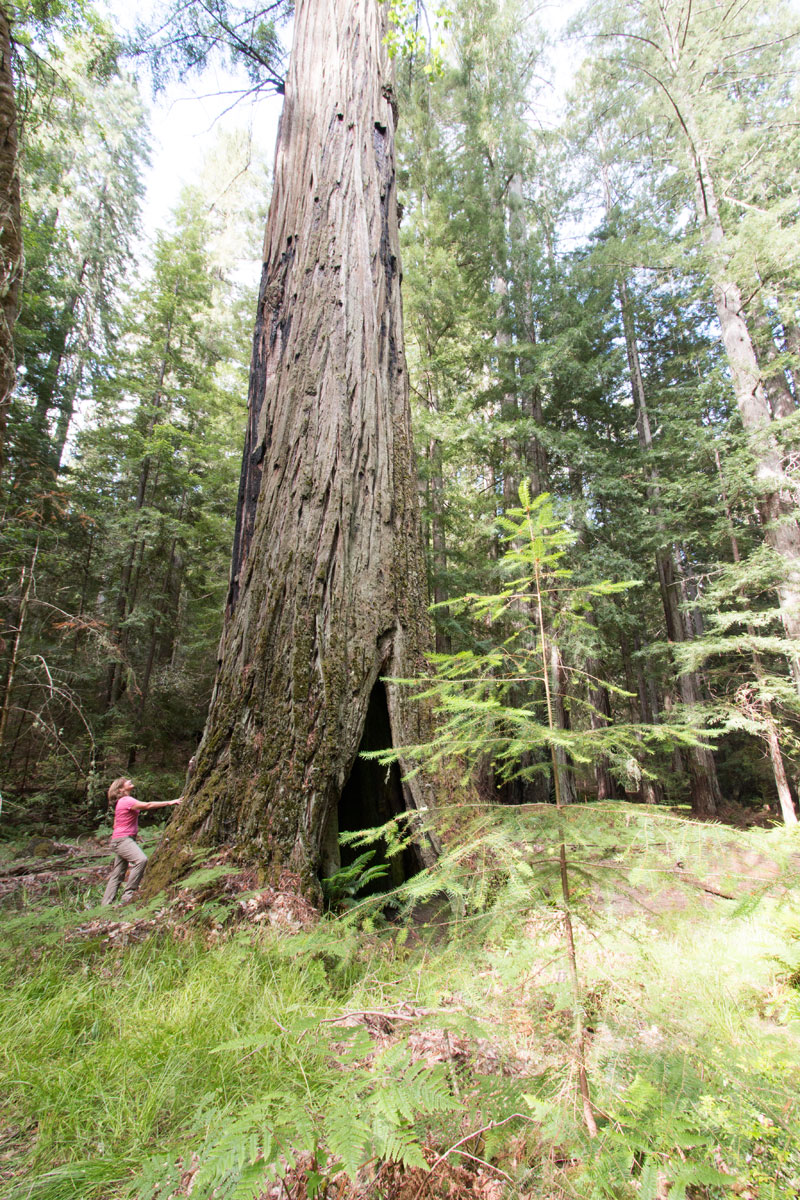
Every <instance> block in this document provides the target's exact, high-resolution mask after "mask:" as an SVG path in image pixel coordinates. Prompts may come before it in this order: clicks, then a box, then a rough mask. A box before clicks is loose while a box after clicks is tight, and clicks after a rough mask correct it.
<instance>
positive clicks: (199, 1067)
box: [0, 806, 800, 1200]
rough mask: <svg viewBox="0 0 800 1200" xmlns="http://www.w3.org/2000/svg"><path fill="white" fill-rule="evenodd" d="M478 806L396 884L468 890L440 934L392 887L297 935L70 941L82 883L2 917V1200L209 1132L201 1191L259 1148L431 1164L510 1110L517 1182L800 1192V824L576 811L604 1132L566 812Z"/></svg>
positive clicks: (417, 892) (524, 1188) (221, 1187)
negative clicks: (755, 878)
mask: <svg viewBox="0 0 800 1200" xmlns="http://www.w3.org/2000/svg"><path fill="white" fill-rule="evenodd" d="M476 820H477V824H476V825H474V826H472V825H469V824H465V825H463V826H462V829H461V839H460V843H459V848H458V849H457V850H455V851H453V853H452V854H451V855H450V856H448V857H447V858H446V860H445V861H444V863H443V865H442V867H441V870H440V872H439V874H438V875H436V876H434V877H431V878H425V877H415V879H414V880H412V881H410V884H409V886H408V888H407V889H406V892H405V895H404V896H403V895H400V896H398V897H397V900H398V903H403V902H405V903H406V905H407V907H408V908H413V905H414V904H418V903H419V902H420V900H421V899H425V898H426V897H430V895H431V894H433V893H438V895H439V896H440V897H442V898H443V897H449V900H445V899H444V898H443V899H442V900H441V904H440V911H439V915H438V916H437V917H436V918H435V920H436V922H437V923H438V924H439V925H440V926H441V928H440V929H437V930H429V929H424V928H423V929H421V928H419V926H418V925H417V924H415V922H414V921H413V919H412V918H410V917H409V918H408V920H407V923H405V924H404V923H403V921H400V922H398V923H395V924H390V925H387V924H386V922H385V921H384V920H383V918H382V917H381V914H380V911H379V903H380V902H379V901H377V900H375V899H372V900H370V901H368V902H365V903H364V904H362V905H360V906H357V907H356V909H354V910H350V911H349V912H348V913H347V914H346V916H345V917H344V918H342V919H336V918H333V917H329V918H327V919H325V920H324V921H323V922H322V923H321V924H320V926H319V927H318V928H317V929H315V930H313V931H312V932H311V933H308V934H303V935H297V936H288V935H280V934H278V933H275V932H273V931H270V930H266V929H256V930H247V931H239V932H238V933H231V934H229V935H225V936H223V937H222V938H221V939H219V940H217V941H216V942H214V941H211V940H210V939H209V938H208V937H207V935H206V933H205V931H203V929H202V928H191V929H190V928H186V929H183V930H181V929H178V930H177V931H175V932H173V931H171V930H168V929H166V928H165V929H163V930H159V931H157V932H156V933H155V934H154V935H153V936H151V937H149V938H148V940H146V941H145V942H143V943H141V944H136V945H131V946H129V947H127V948H124V949H114V948H109V947H108V946H107V945H106V944H105V943H104V942H102V941H101V939H100V938H99V937H98V936H95V937H94V938H90V939H88V940H77V941H76V940H72V938H73V936H74V927H75V926H76V925H77V924H79V923H85V922H86V920H87V917H88V916H89V915H90V914H89V913H87V912H86V911H83V910H82V908H81V904H82V903H85V902H86V897H79V896H77V895H75V896H73V899H72V902H71V903H67V904H66V905H65V906H63V907H61V908H59V909H49V910H48V909H31V908H29V909H27V910H22V911H20V912H18V913H16V914H14V915H11V916H9V917H8V918H7V919H5V921H4V931H5V934H6V937H5V939H4V943H3V949H2V951H0V983H2V987H3V994H4V1003H3V1037H2V1043H1V1044H0V1072H1V1073H2V1076H3V1078H4V1079H5V1081H6V1083H5V1086H4V1088H3V1090H4V1093H5V1095H6V1099H7V1111H6V1114H5V1122H6V1129H7V1130H8V1129H10V1130H12V1131H16V1132H13V1133H12V1137H11V1143H10V1144H11V1149H12V1150H13V1149H14V1147H15V1146H16V1155H15V1156H14V1157H10V1158H6V1160H5V1162H3V1161H0V1171H3V1172H4V1173H5V1176H6V1179H5V1184H0V1193H2V1194H7V1195H8V1196H9V1197H12V1198H16V1197H19V1198H20V1200H21V1197H23V1196H26V1197H30V1200H37V1198H38V1200H67V1198H69V1197H71V1196H76V1197H81V1198H85V1200H91V1198H92V1197H98V1198H99V1197H103V1200H117V1198H119V1200H122V1197H137V1200H138V1198H139V1197H141V1198H142V1200H144V1198H145V1197H146V1198H148V1200H149V1198H150V1197H153V1196H156V1195H163V1196H166V1195H168V1194H169V1191H170V1189H171V1188H172V1187H173V1186H174V1183H175V1182H177V1177H178V1176H177V1172H178V1160H179V1157H182V1158H183V1161H184V1162H186V1161H188V1160H189V1157H190V1155H191V1154H192V1152H195V1153H196V1154H197V1155H198V1156H199V1160H200V1163H201V1174H200V1176H198V1181H197V1187H196V1189H195V1191H193V1193H192V1194H193V1196H194V1197H195V1200H207V1198H208V1197H210V1196H211V1195H212V1193H213V1194H215V1195H216V1196H219V1197H224V1196H228V1195H232V1194H233V1189H234V1187H235V1186H239V1188H240V1191H239V1193H237V1194H240V1195H242V1196H246V1195H253V1194H257V1190H258V1185H257V1183H256V1182H254V1183H253V1185H252V1187H251V1188H250V1190H249V1191H248V1190H247V1188H248V1186H249V1185H248V1183H247V1180H248V1172H249V1171H251V1170H252V1172H253V1173H254V1178H255V1177H256V1176H258V1175H259V1174H260V1173H261V1172H262V1167H260V1166H259V1165H258V1163H257V1161H256V1160H257V1158H258V1155H259V1153H260V1152H263V1153H264V1154H265V1155H266V1158H267V1159H268V1160H269V1159H270V1158H271V1159H272V1160H273V1161H275V1162H277V1161H278V1159H279V1157H280V1155H282V1154H283V1155H284V1156H286V1155H287V1153H289V1154H290V1153H291V1151H292V1150H295V1151H303V1152H305V1153H307V1154H309V1155H311V1154H314V1153H317V1152H318V1154H317V1157H318V1165H319V1173H320V1175H321V1177H323V1178H324V1176H325V1170H326V1163H327V1162H328V1160H329V1159H330V1158H335V1159H336V1160H337V1161H338V1162H340V1163H344V1164H345V1165H347V1166H348V1168H349V1169H350V1170H351V1172H354V1171H355V1170H356V1168H357V1167H358V1166H359V1165H360V1163H361V1162H363V1161H366V1160H367V1159H368V1158H370V1157H372V1156H373V1155H378V1156H381V1155H382V1156H384V1157H385V1156H387V1155H388V1156H390V1157H395V1158H397V1159H399V1160H403V1161H405V1162H406V1163H407V1165H409V1166H413V1164H415V1163H419V1162H420V1161H421V1160H420V1157H419V1145H420V1144H421V1143H424V1142H426V1141H427V1143H428V1144H430V1145H431V1146H435V1147H436V1149H437V1151H438V1152H439V1153H441V1152H442V1151H443V1150H445V1149H447V1148H448V1147H449V1146H452V1145H453V1144H454V1143H455V1142H456V1141H458V1140H459V1138H460V1137H461V1136H463V1132H465V1131H466V1130H467V1129H469V1128H474V1129H478V1128H481V1127H483V1126H486V1125H488V1124H490V1123H491V1122H500V1121H507V1122H508V1123H507V1124H505V1125H503V1126H501V1127H500V1128H498V1129H497V1130H494V1131H492V1130H490V1131H487V1132H486V1133H485V1134H484V1135H482V1136H481V1138H480V1139H479V1140H478V1141H476V1142H475V1143H474V1144H473V1143H471V1144H470V1145H471V1148H472V1150H473V1151H474V1152H475V1153H477V1154H478V1155H479V1157H482V1158H485V1159H487V1161H488V1160H491V1161H492V1162H493V1163H494V1164H496V1166H497V1167H498V1168H499V1169H500V1170H502V1171H504V1172H505V1173H506V1175H508V1176H509V1177H510V1178H511V1179H513V1181H514V1182H513V1184H508V1185H507V1187H508V1191H507V1195H508V1196H510V1197H513V1196H520V1197H522V1196H545V1195H546V1196H552V1197H558V1196H565V1197H572V1196H574V1197H585V1198H586V1200H594V1198H598V1200H599V1198H600V1197H603V1198H608V1200H624V1198H626V1197H630V1200H634V1197H636V1198H637V1200H647V1197H648V1196H653V1197H655V1195H656V1194H657V1190H658V1188H659V1187H662V1190H663V1186H665V1185H664V1181H665V1180H666V1186H668V1187H670V1188H671V1189H672V1191H671V1192H670V1195H671V1196H673V1197H675V1200H679V1197H681V1196H683V1195H685V1196H688V1197H690V1198H692V1200H701V1198H703V1197H706V1198H717V1197H720V1198H722V1197H725V1196H732V1195H733V1194H734V1193H733V1191H732V1190H731V1188H732V1187H733V1186H734V1184H735V1185H736V1187H737V1188H738V1189H739V1192H740V1193H741V1192H742V1191H743V1190H746V1189H747V1188H750V1189H751V1191H752V1193H753V1195H754V1196H757V1197H758V1200H789V1198H790V1197H796V1195H797V1193H798V1189H799V1188H800V1159H798V1148H797V1141H796V1134H795V1130H796V1128H797V1126H798V1123H800V1117H799V1115H798V1113H799V1110H798V1100H797V1097H798V1095H800V1071H799V1070H798V1062H799V1061H800V1005H798V991H797V986H796V976H795V975H793V971H795V972H796V971H797V969H798V967H800V949H799V947H800V941H799V940H798V920H797V907H796V894H797V893H796V890H794V888H795V884H796V879H795V875H794V872H795V870H796V868H795V864H794V859H793V857H792V853H793V851H794V848H795V843H794V842H793V841H791V840H787V837H786V836H783V835H781V836H778V835H765V834H753V833H748V834H732V833H731V832H730V831H728V830H721V829H718V828H716V827H714V828H710V829H706V828H705V827H701V826H699V825H697V824H696V823H693V822H684V821H680V820H678V821H676V820H675V819H674V818H673V817H671V816H667V817H665V819H664V820H663V821H659V820H658V819H657V818H654V817H650V816H647V818H646V819H645V818H643V817H642V810H632V809H629V808H625V807H623V806H619V807H617V808H615V809H614V810H613V811H611V810H610V811H608V812H607V813H606V814H604V816H603V819H602V821H598V814H597V810H596V809H595V810H591V809H580V810H576V811H575V813H574V814H571V815H570V827H569V837H570V846H571V855H572V857H573V858H574V860H575V861H576V863H577V864H578V866H577V867H576V870H575V872H574V875H573V878H574V883H575V910H576V917H577V931H578V932H577V935H578V960H579V969H580V972H581V979H582V985H583V989H584V1006H585V1010H586V1022H587V1025H588V1027H589V1029H590V1030H591V1034H590V1039H589V1062H588V1066H589V1077H590V1084H591V1087H592V1092H593V1099H594V1102H595V1105H596V1107H597V1110H598V1114H599V1125H600V1134H599V1137H598V1139H597V1140H596V1141H594V1142H590V1141H589V1140H588V1138H587V1137H586V1135H585V1133H584V1131H583V1129H582V1126H581V1122H580V1114H579V1112H578V1111H577V1109H576V1104H575V1095H574V1080H573V1079H572V1077H571V1047H570V1036H571V1035H570V1028H571V1017H570V999H569V994H568V988H567V984H566V982H565V969H564V968H565V959H564V951H563V943H562V937H561V932H560V915H559V909H558V907H557V905H556V899H555V897H556V892H555V890H554V887H553V878H554V863H553V859H552V855H550V854H549V853H548V850H549V849H550V845H551V835H552V813H547V812H544V813H542V812H537V811H532V810H531V811H525V812H520V811H512V812H510V811H509V810H493V811H492V812H491V813H489V814H484V813H479V814H477V817H476ZM756 852H757V853H758V855H759V856H760V857H759V859H758V862H759V863H762V864H763V863H765V862H769V863H774V864H775V868H774V873H773V875H772V877H771V878H770V880H769V882H768V883H767V884H764V885H758V886H760V887H761V890H762V892H763V894H761V895H756V896H755V897H751V898H745V899H743V900H738V901H737V900H734V901H731V900H726V899H722V898H719V897H709V896H708V894H707V893H703V892H702V891H701V890H699V889H698V887H697V886H696V884H695V883H687V882H685V881H684V882H680V881H678V882H677V883H676V880H675V877H674V872H672V871H671V866H672V864H674V861H675V860H676V857H678V856H680V861H681V862H683V863H684V867H685V869H686V870H687V871H689V870H691V872H692V874H693V876H694V875H699V874H700V873H701V871H703V870H705V871H706V872H707V871H708V870H709V869H711V868H712V867H714V866H716V865H718V864H720V863H722V867H724V868H725V869H726V870H727V869H729V868H730V866H731V864H732V863H736V862H740V861H741V856H742V855H752V854H755V853H756ZM724 855H727V859H724ZM668 868H669V869H668ZM722 873H723V874H724V871H723V872H722ZM719 877H720V878H722V875H720V876H719ZM201 878H203V879H206V876H201ZM714 878H715V880H717V876H714ZM731 878H732V876H731ZM206 882H207V883H208V882H209V880H206ZM739 883H740V884H741V880H740V881H739ZM620 887H622V888H623V892H622V893H621V892H620V890H619V888H620ZM720 890H724V889H722V888H720ZM90 899H91V898H90ZM94 899H96V898H94ZM94 915H96V913H95V914H94ZM129 915H131V913H130V910H127V912H126V919H127V917H128V916H129ZM793 981H794V982H793ZM403 1005H405V1006H411V1007H413V1008H414V1009H415V1010H416V1011H417V1012H419V1010H420V1009H424V1010H427V1015H422V1016H418V1017H416V1018H415V1019H414V1020H412V1021H406V1022H398V1023H397V1024H396V1026H395V1028H394V1031H393V1033H392V1034H391V1036H386V1035H382V1036H381V1035H376V1031H375V1029H374V1028H373V1029H372V1032H371V1033H368V1032H367V1029H366V1028H365V1026H364V1024H363V1023H362V1024H360V1025H358V1026H356V1027H354V1028H347V1027H345V1026H343V1025H342V1024H340V1023H338V1021H337V1018H339V1017H340V1016H341V1015H342V1014H343V1013H347V1012H353V1011H356V1010H362V1009H369V1010H382V1011H384V1012H395V1011H402V1010H401V1006H403ZM406 1011H407V1009H406ZM442 1030H447V1037H448V1038H450V1039H456V1041H457V1045H458V1047H459V1052H458V1054H456V1057H455V1059H454V1060H453V1061H452V1062H449V1063H448V1062H442V1061H437V1062H436V1063H435V1064H434V1066H433V1067H432V1068H431V1069H430V1070H428V1069H426V1070H424V1071H423V1070H422V1068H421V1067H420V1065H419V1062H418V1061H417V1056H418V1054H419V1053H420V1049H419V1047H420V1045H423V1047H424V1045H425V1044H426V1043H425V1041H424V1039H425V1038H427V1039H428V1041H429V1044H430V1046H433V1047H434V1048H435V1047H439V1048H441V1045H442V1044H443V1043H442V1038H443V1036H444V1034H443V1033H442ZM376 1037H377V1040H376ZM415 1038H416V1039H417V1040H416V1041H415V1040H414V1039H415ZM409 1039H411V1040H409ZM420 1039H422V1040H420ZM459 1039H460V1040H459ZM368 1052H369V1053H368ZM492 1054H494V1056H495V1060H496V1062H495V1066H497V1064H498V1063H500V1062H502V1061H505V1063H506V1069H505V1072H501V1071H499V1070H498V1069H494V1070H492V1069H491V1065H492V1064H491V1057H492ZM441 1057H442V1056H441V1055H440V1054H437V1053H434V1052H428V1056H427V1060H426V1059H425V1057H424V1054H423V1059H422V1063H423V1065H426V1063H427V1061H428V1060H431V1059H437V1058H441ZM487 1063H488V1065H487ZM514 1113H521V1114H523V1117H522V1118H519V1117H516V1118H513V1119H511V1118H512V1115H513V1114H514ZM464 1114H465V1115H464ZM462 1119H463V1121H464V1122H466V1123H464V1124H462ZM4 1137H7V1134H5V1133H4V1132H3V1129H2V1127H0V1141H2V1140H3V1138H4ZM8 1153H9V1146H8V1142H7V1143H6V1154H8ZM309 1161H310V1160H309ZM254 1163H255V1165H253V1164H254ZM203 1171H205V1175H203V1173H202V1172H203ZM12 1175H13V1178H12ZM2 1178H3V1176H2V1175H0V1179H2ZM170 1180H173V1181H174V1182H173V1183H170V1182H169V1181H170ZM237 1181H238V1183H237ZM162 1185H163V1186H162ZM3 1187H5V1189H6V1191H5V1193H3ZM159 1188H162V1190H161V1191H159ZM215 1189H216V1191H215Z"/></svg>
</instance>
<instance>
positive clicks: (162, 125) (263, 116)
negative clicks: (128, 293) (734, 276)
mask: <svg viewBox="0 0 800 1200" xmlns="http://www.w3.org/2000/svg"><path fill="white" fill-rule="evenodd" d="M107 5H108V11H109V14H110V17H111V20H112V22H113V23H114V25H115V27H116V28H118V29H120V30H121V31H124V32H129V31H131V30H132V29H133V27H134V24H135V22H136V21H137V20H143V19H145V20H146V19H149V17H150V15H151V13H152V12H153V11H154V10H156V11H158V10H159V9H160V7H161V6H160V5H156V4H153V3H148V4H144V5H136V6H135V7H132V6H131V5H130V4H129V3H126V0H107ZM576 6H577V0H568V2H567V3H559V4H544V5H541V6H540V7H539V8H538V9H536V8H534V9H533V10H532V11H534V12H536V13H537V15H538V17H539V20H540V21H541V23H542V24H543V25H544V27H545V28H546V29H548V31H549V32H550V33H551V34H555V33H557V32H558V31H559V30H560V29H562V28H563V26H564V25H565V23H566V21H567V20H568V19H569V17H570V16H571V15H572V12H573V11H574V10H575V8H576ZM290 36H291V27H290V26H287V27H286V29H285V30H284V38H285V39H288V38H290ZM551 53H552V54H553V67H554V70H553V77H554V85H555V86H554V89H553V92H552V105H551V104H549V103H547V101H544V103H543V104H542V105H541V108H538V107H537V112H536V115H535V119H536V120H537V121H539V122H543V123H545V124H549V123H550V122H551V120H552V119H553V116H554V113H555V111H556V110H557V109H558V108H559V107H560V104H561V102H562V100H563V96H564V91H565V89H566V87H567V86H568V82H569V79H570V78H571V77H572V74H573V71H574V67H575V62H576V54H575V47H574V45H573V46H564V45H562V46H558V47H555V48H554V50H553V51H552V52H551ZM248 86H249V82H248V80H247V78H246V76H245V75H244V73H243V72H239V73H233V72H231V71H229V70H226V69H225V68H224V67H223V66H222V65H221V64H215V65H214V66H212V67H210V68H208V69H207V70H206V71H204V72H203V74H202V75H197V76H193V77H190V78H187V79H185V80H182V81H180V82H177V83H172V84H170V85H169V86H168V87H167V88H166V89H165V91H164V92H163V93H161V94H160V95H159V96H157V97H156V98H155V100H154V99H153V98H152V96H151V94H150V92H149V82H148V80H147V75H146V72H144V71H143V72H142V75H141V88H142V93H143V97H144V99H145V103H146V104H147V105H148V106H149V107H150V122H151V144H152V165H151V168H150V171H149V172H148V173H147V176H146V184H147V193H146V197H145V202H144V211H143V226H144V229H145V230H151V231H152V230H154V229H157V228H160V227H163V226H164V225H166V224H167V223H168V220H169V215H170V212H171V210H172V208H173V206H174V205H175V203H176V201H177V199H178V195H179V193H180V190H181V187H182V186H183V185H184V184H187V183H191V182H192V181H193V179H195V178H196V176H197V174H198V169H199V167H200V164H201V162H202V160H203V157H204V155H205V153H206V151H207V149H208V147H209V146H210V144H211V143H212V141H213V139H214V137H215V135H216V134H217V133H218V132H219V131H220V130H221V129H228V130H239V129H246V130H249V131H250V132H252V133H253V134H254V139H255V141H256V142H257V144H258V145H259V146H260V147H262V148H264V149H265V150H266V156H267V161H268V162H270V163H271V162H272V158H273V146H274V142H275V138H276V136H277V131H278V120H279V118H280V114H281V108H282V107H283V97H282V96H274V95H273V96H270V95H265V96H261V97H259V98H258V99H257V100H256V101H255V102H253V100H252V99H251V98H250V97H249V96H246V95H245V93H246V91H247V88H248Z"/></svg>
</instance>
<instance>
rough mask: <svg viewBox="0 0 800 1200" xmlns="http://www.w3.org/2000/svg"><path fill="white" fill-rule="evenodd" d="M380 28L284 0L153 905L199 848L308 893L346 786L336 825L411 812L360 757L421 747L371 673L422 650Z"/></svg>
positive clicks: (389, 94)
mask: <svg viewBox="0 0 800 1200" xmlns="http://www.w3.org/2000/svg"><path fill="white" fill-rule="evenodd" d="M385 22H386V12H385V8H384V7H382V6H380V5H378V4H377V3H376V0H301V3H300V4H298V7H297V15H296V23H295V44H294V49H293V53H292V60H291V66H290V70H289V76H288V79H287V82H286V96H285V104H284V110H283V115H282V117H281V125H280V132H279V137H278V148H277V152H276V164H275V181H274V192H273V196H272V203H271V207H270V214H269V219H268V223H267V231H266V238H265V244H264V265H263V273H262V282H261V292H260V298H259V303H258V313H257V319H256V329H255V337H254V343H253V360H252V368H251V379H250V402H249V404H250V406H249V417H248V426H247V435H246V441H245V449H244V459H243V465H242V478H241V487H240V494H239V503H238V512H237V525H236V535H235V543H234V551H233V564H232V571H231V585H230V593H229V597H228V606H227V611H226V619H225V627H224V632H223V636H222V641H221V649H220V665H219V671H218V675H217V681H216V685H215V691H214V696H213V699H212V703H211V709H210V712H209V717H208V723H207V726H206V730H205V734H204V737H203V741H202V743H201V746H200V750H199V752H198V760H197V768H196V772H195V774H194V776H193V779H192V781H191V785H190V787H189V789H188V792H187V796H186V800H185V803H184V805H183V806H182V807H181V809H180V810H178V811H177V813H176V818H175V820H174V821H173V823H172V824H171V825H170V827H169V829H168V831H167V834H166V835H165V838H164V841H163V843H162V846H161V848H160V850H159V853H158V855H157V857H156V858H155V859H154V862H153V866H152V868H151V872H150V882H149V890H150V891H153V890H155V889H156V888H157V887H159V886H161V885H163V883H164V882H165V881H167V880H168V879H170V878H174V877H175V876H176V875H177V874H179V873H180V872H181V870H183V869H184V866H185V862H186V860H187V858H188V855H189V852H190V851H191V850H192V849H193V844H194V843H198V842H199V843H200V844H204V845H211V846H214V845H223V844H233V845H235V846H236V847H237V848H239V849H240V850H241V851H242V852H243V853H244V854H245V856H247V857H252V858H254V859H257V860H258V861H260V862H261V863H263V864H264V865H265V866H267V867H269V868H270V869H272V870H275V871H277V870H279V869H281V868H282V867H289V868H291V869H293V870H296V871H298V872H299V873H300V874H301V876H302V878H303V881H304V886H306V887H311V888H313V886H314V876H315V873H316V872H318V871H319V870H320V868H323V870H326V871H327V870H330V869H331V868H332V867H334V866H335V865H336V861H337V837H336V834H337V829H338V824H337V822H338V814H337V809H338V807H339V804H340V801H341V799H342V793H343V792H345V794H346V804H347V805H348V807H349V811H348V813H347V814H346V820H345V822H344V823H345V824H346V825H347V826H348V827H350V828H352V827H353V826H354V824H356V825H358V824H359V821H360V820H361V821H363V824H368V823H370V822H372V823H377V822H378V820H379V819H381V818H382V817H385V816H387V815H388V814H390V813H391V812H392V811H393V810H396V809H397V808H398V807H400V808H402V807H405V808H412V807H421V806H423V805H424V804H425V803H426V796H425V784H424V783H423V782H422V781H421V780H420V778H419V777H417V778H416V779H415V780H412V781H411V782H402V783H401V782H400V779H399V775H395V777H394V778H393V780H388V779H387V778H386V772H385V769H384V770H383V771H380V772H378V771H375V770H373V771H372V772H370V771H369V770H365V764H364V763H363V761H360V760H358V757H357V756H358V753H359V749H360V748H361V747H362V746H363V745H368V744H369V745H372V746H375V745H376V742H380V741H381V740H383V741H384V742H386V741H387V740H388V739H389V738H391V744H393V745H395V746H403V745H408V744H410V743H413V742H415V741H417V740H419V736H420V730H419V727H418V724H419V720H420V717H419V714H418V711H417V708H416V706H415V705H414V704H412V703H411V702H410V701H409V700H408V699H407V697H406V696H404V694H403V693H402V691H401V690H399V689H398V688H396V687H394V686H393V685H391V684H390V685H388V686H385V685H384V684H383V683H381V682H380V677H381V676H383V675H390V676H395V677H408V676H409V675H413V674H416V673H417V672H418V671H419V670H420V668H421V666H422V656H423V653H424V651H425V649H426V648H427V639H428V624H427V615H426V599H425V584H424V566H423V559H422V550H421V539H420V530H419V520H418V513H417V482H416V471H415V464H414V454H413V447H412V440H411V430H410V420H409V405H408V379H407V374H406V364H405V358H404V353H403V329H402V313H401V302H400V261H399V245H398V232H397V201H396V193H395V165H394V127H395V119H396V113H395V108H394V93H393V89H392V73H391V64H390V63H389V61H388V58H387V53H386V49H385V47H384V45H383V37H384V34H385ZM368 714H369V719H368ZM387 716H388V720H387ZM365 728H366V731H367V732H366V735H365ZM380 731H383V732H382V733H381V732H380ZM362 738H366V740H365V741H363V742H362ZM354 768H355V770H354ZM348 781H349V782H348ZM359 806H361V811H362V815H361V817H359Z"/></svg>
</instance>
